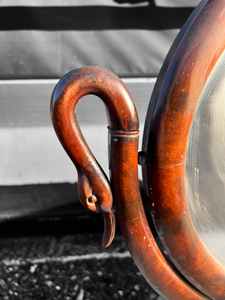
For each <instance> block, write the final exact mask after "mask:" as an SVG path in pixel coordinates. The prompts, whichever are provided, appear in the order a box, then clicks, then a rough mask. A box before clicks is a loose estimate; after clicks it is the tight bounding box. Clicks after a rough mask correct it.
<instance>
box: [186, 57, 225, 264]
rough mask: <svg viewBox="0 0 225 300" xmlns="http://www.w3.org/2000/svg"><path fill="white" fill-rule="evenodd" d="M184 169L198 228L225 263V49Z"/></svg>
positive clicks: (191, 137) (198, 114) (199, 111)
mask: <svg viewBox="0 0 225 300" xmlns="http://www.w3.org/2000/svg"><path fill="white" fill-rule="evenodd" d="M185 172H186V191H187V198H188V203H189V208H190V212H191V216H192V220H193V223H194V225H195V228H196V230H197V232H198V234H199V236H200V239H201V240H202V242H203V244H204V245H205V246H206V247H207V249H208V250H209V252H210V253H211V254H212V255H213V256H214V257H215V258H216V259H217V260H218V261H219V262H220V263H221V264H223V265H224V266H225V53H223V55H222V56H221V57H220V59H219V60H218V62H217V64H216V66H215V67H214V69H213V71H212V73H211V74H210V76H209V78H208V80H207V82H206V84H205V88H204V90H203V92H202V95H201V99H200V101H199V102H198V105H197V109H196V111H195V114H194V118H193V122H192V126H191V130H190V133H189V138H188V146H187V153H186V169H185Z"/></svg>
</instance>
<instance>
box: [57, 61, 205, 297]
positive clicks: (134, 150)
mask: <svg viewBox="0 0 225 300" xmlns="http://www.w3.org/2000/svg"><path fill="white" fill-rule="evenodd" d="M88 93H94V94H95V95H98V96H99V97H100V98H101V99H102V100H103V101H104V103H105V104H106V108H107V111H108V115H109V135H110V163H109V164H110V171H111V185H112V191H113V198H114V203H112V196H111V194H110V193H111V190H110V187H109V185H108V182H107V179H106V178H105V176H104V174H103V173H102V171H101V169H100V168H99V167H98V165H97V163H96V161H95V159H94V157H93V156H92V154H91V152H90V150H89V149H88V147H87V145H86V143H85V141H84V139H83V137H82V135H81V132H80V130H79V126H78V123H77V119H76V114H74V109H75V106H76V104H77V102H78V101H79V100H80V99H81V98H82V97H83V96H84V95H86V94H88ZM51 116H52V121H53V125H54V128H55V130H56V133H57V135H58V137H59V140H60V141H61V143H62V145H63V147H64V149H65V150H66V152H67V153H68V155H69V156H70V158H71V160H72V161H73V163H74V164H75V166H76V168H77V170H78V173H79V180H80V182H79V185H80V187H79V196H80V200H81V202H82V203H83V204H84V206H85V207H87V208H89V209H93V210H95V211H101V212H103V214H104V216H107V217H105V222H106V227H107V228H106V229H105V232H106V233H105V241H104V242H103V243H104V246H107V245H108V244H110V242H111V240H112V238H113V234H112V231H113V230H114V229H113V228H112V227H113V225H112V223H113V222H114V221H112V220H110V218H111V219H113V207H114V205H115V209H116V213H117V215H118V218H119V222H120V225H121V229H122V233H123V236H124V238H125V241H126V244H127V247H128V249H129V251H130V253H131V255H132V257H133V258H134V261H135V262H136V264H137V266H138V267H139V269H140V270H141V272H142V274H143V275H144V276H145V278H146V280H147V281H148V282H149V283H150V284H151V286H152V287H153V288H154V289H155V290H156V291H157V292H158V293H159V294H161V295H162V296H163V297H164V298H165V299H168V300H169V299H170V300H171V299H174V300H178V299H179V300H181V299H182V300H183V299H184V300H200V299H209V298H207V297H206V296H204V295H203V294H201V293H200V292H198V291H197V290H196V289H195V288H194V287H192V286H191V285H190V284H188V283H186V282H184V281H183V280H182V279H181V278H180V277H179V275H177V274H176V272H174V270H173V269H172V268H171V267H170V265H169V264H168V262H167V261H166V259H165V258H164V256H163V255H162V253H161V252H160V249H159V247H158V245H157V243H156V241H155V239H154V236H153V235H152V232H151V230H150V228H149V225H148V222H147V219H146V216H145V212H144V208H143V204H142V199H141V195H140V189H139V181H138V127H139V124H138V117H137V114H136V110H135V107H134V104H133V101H132V99H131V96H130V95H129V92H128V91H127V89H126V87H125V86H124V84H123V83H122V81H121V80H120V79H119V78H118V77H117V76H115V75H114V74H112V73H111V72H110V71H108V70H104V69H101V68H99V67H87V68H82V69H78V70H75V71H73V72H71V73H69V74H68V75H66V76H65V77H64V78H63V79H62V80H61V81H60V82H59V84H58V85H57V86H56V88H55V90H54V92H53V96H52V102H51ZM96 138H97V137H96ZM91 195H93V196H91ZM90 197H92V198H91V200H92V199H93V198H94V200H93V202H92V203H91V204H90V202H91V201H90Z"/></svg>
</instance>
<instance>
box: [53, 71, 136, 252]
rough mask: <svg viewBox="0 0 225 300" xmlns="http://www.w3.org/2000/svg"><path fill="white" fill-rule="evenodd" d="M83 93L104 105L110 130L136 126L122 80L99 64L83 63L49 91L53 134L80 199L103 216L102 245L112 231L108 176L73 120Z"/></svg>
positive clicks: (113, 219) (127, 129) (127, 93)
mask: <svg viewBox="0 0 225 300" xmlns="http://www.w3.org/2000/svg"><path fill="white" fill-rule="evenodd" d="M87 94H95V95H96V96H99V97H100V98H101V99H102V100H103V102H104V103H105V105H106V108H107V113H108V120H109V126H110V128H111V129H112V130H124V131H133V130H138V127H139V123H138V117H137V113H136V109H135V106H134V104H133V101H132V100H131V96H130V94H129V92H128V91H127V89H126V87H125V85H124V84H123V82H122V81H121V80H120V79H119V78H118V77H117V76H116V75H114V74H113V73H111V72H110V71H108V70H104V69H101V68H99V67H86V68H81V69H77V70H74V71H72V72H70V73H68V74H67V75H65V76H64V77H63V78H62V79H61V80H60V81H59V83H58V84H57V86H56V87H55V89H54V91H53V95H52V100H51V117H52V122H53V125H54V129H55V131H56V134H57V136H58V138H59V140H60V142H61V144H62V146H63V147H64V149H65V151H66V152H67V154H68V155H69V157H70V158H71V160H72V162H73V163H74V165H75V167H76V169H77V172H78V194H79V198H80V201H81V203H82V204H83V205H84V206H85V207H86V208H88V209H90V210H92V211H96V212H98V211H100V212H102V213H103V216H104V224H105V226H104V235H103V246H104V247H107V246H109V245H110V243H111V242H112V240H113V238H114V234H115V215H114V209H113V197H112V193H111V189H110V186H109V182H108V179H107V178H106V175H105V174H104V173H103V171H102V170H101V168H100V167H99V165H98V163H97V162H96V160H95V158H94V157H93V155H92V153H91V151H90V149H89V148H88V146H87V144H86V142H85V140H84V138H83V135H82V133H81V131H80V128H79V124H78V121H77V117H76V113H75V107H76V105H77V103H78V101H79V100H80V99H81V98H82V97H83V96H85V95H87Z"/></svg>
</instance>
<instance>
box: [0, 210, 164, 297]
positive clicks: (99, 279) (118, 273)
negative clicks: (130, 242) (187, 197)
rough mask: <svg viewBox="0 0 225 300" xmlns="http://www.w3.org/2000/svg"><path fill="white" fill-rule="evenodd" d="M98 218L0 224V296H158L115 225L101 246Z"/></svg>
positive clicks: (100, 222) (87, 217)
mask: <svg viewBox="0 0 225 300" xmlns="http://www.w3.org/2000/svg"><path fill="white" fill-rule="evenodd" d="M102 226H103V222H102V220H101V219H100V218H99V217H94V218H92V217H89V216H83V217H80V218H78V217H76V218H72V217H71V218H70V219H68V218H66V219H60V220H59V219H54V218H53V219H51V220H49V219H48V220H44V219H41V220H40V219H39V220H35V219H32V220H20V221H15V222H7V223H4V224H1V225H0V227H1V236H0V299H3V300H11V299H12V300H14V299H15V300H16V299H23V300H28V299H29V300H31V299H32V300H33V299H35V300H39V299H45V300H46V299H47V300H51V299H54V300H56V299H65V300H72V299H75V300H83V299H99V300H101V299H126V300H129V299H141V300H145V299H146V300H147V299H157V300H159V299H162V298H161V297H160V296H158V295H157V293H155V292H154V291H153V290H152V288H151V287H150V286H149V285H148V284H147V282H146V281H145V279H144V278H143V276H142V275H141V273H140V272H139V270H138V269H137V267H136V266H135V264H134V263H133V260H132V258H131V257H130V255H129V253H128V251H127V248H126V245H125V243H124V240H123V237H122V235H121V232H120V230H119V228H117V234H116V238H115V240H114V241H113V243H112V245H111V246H110V247H109V248H107V249H104V248H102V246H101V238H102V236H101V233H100V231H101V230H102Z"/></svg>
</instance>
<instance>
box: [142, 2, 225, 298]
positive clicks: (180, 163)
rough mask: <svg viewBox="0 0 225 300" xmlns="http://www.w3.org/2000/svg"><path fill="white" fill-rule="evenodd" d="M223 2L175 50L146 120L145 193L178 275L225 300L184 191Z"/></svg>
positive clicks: (219, 42)
mask: <svg viewBox="0 0 225 300" xmlns="http://www.w3.org/2000/svg"><path fill="white" fill-rule="evenodd" d="M224 32H225V1H224V0H209V1H207V3H206V4H205V5H204V7H203V8H202V9H201V10H200V12H199V14H198V15H197V16H196V18H195V19H194V20H192V22H191V24H190V25H189V27H188V28H187V30H186V31H185V33H183V34H182V35H180V40H179V43H177V44H176V47H175V49H172V52H171V53H172V55H169V56H168V58H167V60H166V62H165V64H164V68H163V71H162V72H161V74H160V75H159V78H158V83H157V84H156V87H155V91H154V92H153V97H152V99H151V103H152V105H153V103H154V106H155V107H154V110H152V111H150V110H149V113H148V115H147V119H148V121H147V123H146V128H145V137H144V139H145V141H144V144H143V151H144V154H145V160H146V165H145V166H144V167H143V174H144V177H145V184H146V189H147V191H148V195H149V198H150V207H151V213H152V217H153V219H154V223H155V226H156V228H157V232H158V235H159V237H160V240H161V242H162V243H163V245H164V247H165V249H166V251H167V253H168V255H169V256H170V258H171V260H172V262H173V263H174V265H175V266H176V267H177V269H178V270H179V271H180V272H181V273H182V274H183V275H184V276H185V277H186V278H187V279H188V280H189V281H190V282H191V283H192V284H193V285H194V286H195V287H196V288H198V289H199V290H200V291H201V292H203V293H205V294H207V295H208V296H209V297H210V298H212V299H221V300H222V299H225V267H224V266H222V265H221V264H220V263H219V262H218V261H217V260H216V259H215V258H214V257H212V256H211V254H210V253H209V252H208V251H207V249H206V248H205V246H204V245H203V244H202V242H201V240H200V238H199V236H198V234H197V232H196V229H195V227H194V225H193V222H192V219H191V215H190V211H189V207H188V202H187V198H186V190H185V161H186V146H187V141H188V136H189V130H190V126H191V123H192V118H193V115H194V112H195V108H196V105H197V103H198V100H199V98H200V96H201V93H202V91H203V88H204V86H205V84H206V81H207V78H208V77H209V75H210V73H211V71H212V70H213V68H214V66H215V64H216V63H217V61H218V59H219V58H220V56H221V54H222V53H223V51H224V49H225V39H224Z"/></svg>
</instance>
